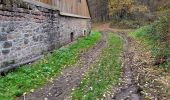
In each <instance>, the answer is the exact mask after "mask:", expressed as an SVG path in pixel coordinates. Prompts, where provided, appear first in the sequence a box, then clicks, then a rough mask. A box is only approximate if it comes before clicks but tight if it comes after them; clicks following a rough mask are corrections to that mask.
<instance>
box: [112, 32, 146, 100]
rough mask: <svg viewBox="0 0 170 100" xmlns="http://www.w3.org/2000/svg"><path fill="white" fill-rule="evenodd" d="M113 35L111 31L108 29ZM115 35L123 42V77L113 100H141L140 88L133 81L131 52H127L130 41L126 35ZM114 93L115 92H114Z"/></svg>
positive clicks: (120, 33) (132, 54) (119, 33)
mask: <svg viewBox="0 0 170 100" xmlns="http://www.w3.org/2000/svg"><path fill="white" fill-rule="evenodd" d="M109 30H110V31H111V32H113V33H114V31H113V30H112V29H109ZM117 34H118V35H119V36H120V37H122V39H123V40H124V54H123V59H122V60H123V61H122V62H123V65H122V66H123V75H122V79H121V82H120V85H119V86H118V87H117V91H116V92H114V95H113V97H112V99H113V100H143V98H142V96H141V94H140V88H139V87H138V86H137V83H135V81H134V77H133V73H132V69H131V68H133V56H134V53H133V51H130V50H129V47H130V44H131V41H132V39H131V38H129V37H128V36H127V34H126V33H123V32H117ZM114 91H115V90H114Z"/></svg>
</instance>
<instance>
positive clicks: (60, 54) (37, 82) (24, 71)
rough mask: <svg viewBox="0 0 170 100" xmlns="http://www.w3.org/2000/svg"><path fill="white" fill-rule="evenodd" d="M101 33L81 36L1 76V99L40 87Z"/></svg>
mask: <svg viewBox="0 0 170 100" xmlns="http://www.w3.org/2000/svg"><path fill="white" fill-rule="evenodd" d="M100 39H101V34H100V33H98V32H93V33H92V34H91V35H90V36H88V37H85V38H80V39H78V40H77V42H76V43H74V44H72V45H70V46H68V47H63V48H60V49H58V50H55V51H54V52H53V53H52V54H47V55H46V56H45V58H44V59H42V60H39V61H37V62H36V63H34V64H32V65H25V66H22V67H20V68H18V69H17V70H16V71H14V72H11V73H9V74H7V75H6V76H1V77H0V100H12V99H14V98H15V97H17V96H21V95H22V94H23V93H25V92H30V91H31V90H32V89H35V88H38V87H40V86H42V85H43V84H45V83H46V82H47V81H48V80H50V79H51V78H52V77H55V76H57V75H59V74H60V72H61V70H62V69H64V68H65V66H69V65H72V64H74V63H75V62H76V61H77V60H78V59H79V57H80V54H81V53H82V52H84V51H86V50H88V48H90V47H92V46H93V45H94V44H95V43H96V42H97V41H98V40H100Z"/></svg>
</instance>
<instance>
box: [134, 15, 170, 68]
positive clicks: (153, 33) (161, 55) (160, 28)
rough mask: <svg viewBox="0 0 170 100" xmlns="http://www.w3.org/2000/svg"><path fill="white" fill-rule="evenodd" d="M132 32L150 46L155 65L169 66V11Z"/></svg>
mask: <svg viewBox="0 0 170 100" xmlns="http://www.w3.org/2000/svg"><path fill="white" fill-rule="evenodd" d="M132 34H133V35H135V36H136V37H139V38H140V39H142V40H144V42H145V43H146V44H148V45H150V46H151V49H152V54H153V56H154V57H155V64H156V65H160V64H163V65H164V66H166V67H169V66H170V62H169V59H170V12H167V13H166V14H164V15H163V16H162V17H160V18H159V20H157V21H155V22H154V23H153V24H151V25H149V26H145V27H142V28H140V29H138V30H137V31H135V32H133V33H132Z"/></svg>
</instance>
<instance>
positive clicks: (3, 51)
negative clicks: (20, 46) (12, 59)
mask: <svg viewBox="0 0 170 100" xmlns="http://www.w3.org/2000/svg"><path fill="white" fill-rule="evenodd" d="M9 52H10V50H2V54H3V55H7V54H9Z"/></svg>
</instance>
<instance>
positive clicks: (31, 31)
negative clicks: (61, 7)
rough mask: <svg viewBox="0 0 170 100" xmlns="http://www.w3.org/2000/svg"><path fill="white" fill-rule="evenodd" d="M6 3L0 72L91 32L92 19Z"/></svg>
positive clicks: (1, 12)
mask: <svg viewBox="0 0 170 100" xmlns="http://www.w3.org/2000/svg"><path fill="white" fill-rule="evenodd" d="M2 1H3V0H1V1H0V72H1V71H3V70H5V69H6V68H10V66H12V65H13V64H17V63H21V62H25V61H29V60H30V59H33V58H36V57H38V56H40V55H42V54H43V52H46V51H51V50H53V49H54V48H59V47H61V46H63V45H65V44H68V43H70V42H71V41H72V39H71V38H73V39H74V40H75V39H76V38H78V37H80V36H83V35H85V34H86V35H87V34H89V33H90V28H91V26H90V19H83V18H75V17H68V16H61V15H60V14H59V11H55V10H51V9H47V8H43V7H38V6H36V5H33V4H29V3H26V2H17V3H15V2H12V3H11V2H10V3H9V2H8V3H6V2H2ZM6 1H8V0H6ZM13 1H15V0H13Z"/></svg>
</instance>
